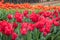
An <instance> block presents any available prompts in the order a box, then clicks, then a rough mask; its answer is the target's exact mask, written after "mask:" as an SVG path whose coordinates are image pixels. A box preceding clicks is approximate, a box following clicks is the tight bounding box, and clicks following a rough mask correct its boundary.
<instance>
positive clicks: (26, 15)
mask: <svg viewBox="0 0 60 40" xmlns="http://www.w3.org/2000/svg"><path fill="white" fill-rule="evenodd" d="M23 14H24V16H25V17H27V18H28V10H25V11H24V12H23Z"/></svg>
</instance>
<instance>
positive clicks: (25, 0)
mask: <svg viewBox="0 0 60 40" xmlns="http://www.w3.org/2000/svg"><path fill="white" fill-rule="evenodd" d="M0 1H1V0H0ZM48 1H57V0H4V3H6V2H9V3H40V2H48Z"/></svg>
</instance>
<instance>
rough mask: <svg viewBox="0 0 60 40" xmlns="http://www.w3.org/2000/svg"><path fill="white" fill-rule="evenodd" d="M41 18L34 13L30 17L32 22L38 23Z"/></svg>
mask: <svg viewBox="0 0 60 40" xmlns="http://www.w3.org/2000/svg"><path fill="white" fill-rule="evenodd" d="M38 18H39V15H37V14H35V13H34V12H33V13H32V14H31V15H30V19H31V20H32V22H37V21H38Z"/></svg>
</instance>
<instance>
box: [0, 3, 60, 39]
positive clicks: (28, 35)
mask: <svg viewBox="0 0 60 40" xmlns="http://www.w3.org/2000/svg"><path fill="white" fill-rule="evenodd" d="M0 39H1V40H60V6H43V5H34V6H32V5H30V4H9V3H6V4H2V3H0Z"/></svg>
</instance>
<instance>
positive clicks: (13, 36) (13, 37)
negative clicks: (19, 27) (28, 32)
mask: <svg viewBox="0 0 60 40" xmlns="http://www.w3.org/2000/svg"><path fill="white" fill-rule="evenodd" d="M17 37H18V35H17V34H16V33H15V32H13V33H12V40H16V38H17Z"/></svg>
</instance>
